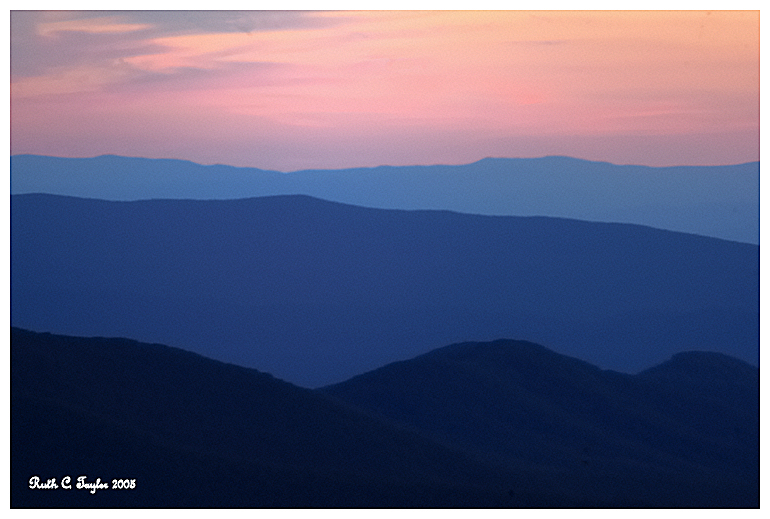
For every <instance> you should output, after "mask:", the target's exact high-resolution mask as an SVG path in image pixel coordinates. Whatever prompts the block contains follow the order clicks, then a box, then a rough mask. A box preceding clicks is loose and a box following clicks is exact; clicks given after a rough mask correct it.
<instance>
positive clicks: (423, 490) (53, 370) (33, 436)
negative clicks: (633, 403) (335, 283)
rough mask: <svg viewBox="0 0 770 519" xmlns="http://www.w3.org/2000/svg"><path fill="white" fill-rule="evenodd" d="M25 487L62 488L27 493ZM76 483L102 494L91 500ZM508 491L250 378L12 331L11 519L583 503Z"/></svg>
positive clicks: (457, 460)
mask: <svg viewBox="0 0 770 519" xmlns="http://www.w3.org/2000/svg"><path fill="white" fill-rule="evenodd" d="M33 476H38V477H39V478H41V481H40V483H41V484H43V483H45V482H46V481H48V480H49V479H50V478H56V483H57V485H59V488H58V489H48V490H42V489H30V488H29V481H30V478H31V477H33ZM65 476H70V477H71V485H72V489H71V490H66V489H64V488H62V487H61V485H62V479H63V478H64V477H65ZM80 476H87V481H88V482H90V483H94V482H96V479H97V478H100V479H101V481H102V482H107V483H108V485H110V487H109V488H108V489H100V490H96V492H95V494H90V493H89V491H88V490H85V489H77V488H76V484H77V478H78V477H80ZM113 479H120V480H123V479H126V480H134V484H135V488H133V489H131V488H129V489H114V488H112V480H113ZM516 479H517V477H516V476H515V475H514V476H513V477H509V476H508V475H507V473H506V472H505V471H499V470H497V471H496V470H494V469H490V468H489V467H486V466H484V465H481V464H479V463H475V462H472V461H470V460H469V459H467V458H466V457H465V456H464V455H462V454H460V453H457V452H453V451H450V450H449V449H446V448H444V447H441V446H438V445H435V444H433V443H431V442H430V441H428V440H425V439H423V438H422V437H420V436H418V435H416V434H413V433H410V432H406V431H402V430H399V429H396V428H394V427H391V426H389V425H387V424H385V423H383V422H380V421H377V420H375V419H372V418H370V417H368V416H366V415H364V414H361V413H357V412H354V411H352V410H350V409H348V408H346V407H343V406H341V405H339V404H337V403H334V402H333V401H331V400H330V399H329V398H327V397H325V396H324V395H321V394H319V393H315V392H313V391H311V390H307V389H302V388H298V387H296V386H292V385H291V384H288V383H285V382H282V381H279V380H276V379H274V378H272V377H271V376H269V375H266V374H263V373H260V372H257V371H255V370H251V369H246V368H242V367H238V366H234V365H229V364H223V363H220V362H216V361H213V360H209V359H206V358H204V357H200V356H198V355H195V354H192V353H188V352H185V351H182V350H178V349H173V348H169V347H165V346H161V345H149V344H142V343H137V342H134V341H128V340H123V339H100V338H91V339H84V338H76V337H64V336H55V335H49V334H36V333H31V332H28V331H24V330H19V329H12V330H11V506H12V507H14V508H19V507H21V508H26V507H33V508H36V507H140V508H147V507H164V508H165V507H349V506H355V507H383V506H384V507H389V506H398V507H416V506H420V507H422V506H450V507H464V506H474V507H477V506H493V507H499V506H530V505H536V506H544V505H546V504H548V503H555V504H556V505H557V506H559V505H572V504H576V503H577V504H579V503H580V501H571V500H566V499H563V498H562V497H561V496H560V495H559V493H558V491H554V490H551V489H541V490H540V491H538V493H537V495H528V494H526V493H519V494H518V495H516V496H511V495H510V494H509V490H510V488H509V486H508V485H510V484H512V482H515V481H516Z"/></svg>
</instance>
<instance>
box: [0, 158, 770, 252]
mask: <svg viewBox="0 0 770 519" xmlns="http://www.w3.org/2000/svg"><path fill="white" fill-rule="evenodd" d="M26 193H46V194H58V195H67V196H76V197H82V198H96V199H104V200H123V201H126V200H147V199H160V198H170V199H201V200H202V199H237V198H250V197H261V196H272V195H295V194H301V195H309V196H313V197H317V198H321V199H324V200H330V201H337V202H343V203H348V204H353V205H359V206H363V207H374V208H382V209H408V210H422V209H431V210H433V209H436V210H450V211H457V212H461V213H467V214H482V215H504V216H551V217H563V218H572V219H580V220H587V221H600V222H621V223H634V224H639V225H648V226H651V227H655V228H660V229H666V230H673V231H678V232H687V233H693V234H699V235H703V236H711V237H717V238H722V239H726V240H732V241H740V242H744V243H753V244H757V243H759V163H758V162H751V163H746V164H737V165H729V166H678V167H647V166H620V165H614V164H610V163H607V162H592V161H586V160H581V159H574V158H570V157H563V156H549V157H543V158H536V159H514V158H486V159H482V160H480V161H477V162H474V163H471V164H466V165H459V166H446V165H433V166H380V167H374V168H351V169H340V170H304V171H297V172H292V173H280V172H276V171H265V170H260V169H257V168H241V167H232V166H223V165H212V166H202V165H199V164H195V163H193V162H189V161H183V160H176V159H143V158H129V157H119V156H114V155H103V156H99V157H94V158H58V157H47V156H37V155H14V156H12V157H11V194H26Z"/></svg>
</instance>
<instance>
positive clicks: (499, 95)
mask: <svg viewBox="0 0 770 519" xmlns="http://www.w3.org/2000/svg"><path fill="white" fill-rule="evenodd" d="M11 121H12V125H11V145H12V149H11V151H12V153H13V154H18V153H36V154H43V155H60V156H94V155H100V154H105V153H113V154H119V155H130V156H145V157H169V158H182V159H189V160H193V161H196V162H201V163H224V164H232V165H239V166H254V167H260V168H264V169H277V170H281V171H291V170H297V169H305V168H337V167H354V166H375V165H380V164H391V165H402V164H436V163H443V164H457V163H467V162H473V161H475V160H479V159H481V158H483V157H487V156H498V157H534V156H543V155H571V156H576V157H580V158H586V159H592V160H606V161H610V162H615V163H625V164H630V163H634V164H647V165H676V164H732V163H740V162H748V161H753V160H758V157H759V140H758V139H759V138H758V134H759V12H758V11H713V12H706V11H352V12H309V13H308V12H292V11H290V12H244V13H241V12H205V11H203V12H195V13H190V12H184V11H179V12H162V13H158V12H139V11H128V12H124V11H115V12H105V13H100V12H93V11H89V12H78V11H71V12H53V13H51V12H21V11H13V12H12V13H11Z"/></svg>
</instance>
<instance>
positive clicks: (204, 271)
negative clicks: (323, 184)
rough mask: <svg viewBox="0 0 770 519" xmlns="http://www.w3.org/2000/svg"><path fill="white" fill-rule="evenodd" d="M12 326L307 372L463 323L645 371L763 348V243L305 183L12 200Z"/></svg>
mask: <svg viewBox="0 0 770 519" xmlns="http://www.w3.org/2000/svg"><path fill="white" fill-rule="evenodd" d="M11 210H12V214H11V265H12V268H11V324H12V325H14V326H20V327H24V328H28V329H32V330H36V331H50V332H54V333H66V334H73V335H81V336H120V337H129V338H132V339H136V340H143V341H147V342H159V343H164V344H169V345H171V346H177V347H182V348H186V349H189V350H192V351H195V352H198V353H201V354H203V355H206V356H209V357H211V358H215V359H219V360H224V361H227V362H233V363H236V364H239V365H243V366H249V367H254V368H257V369H260V370H262V371H267V372H269V373H272V374H273V375H275V376H277V377H279V378H282V379H284V380H287V381H290V382H293V383H296V384H299V385H301V386H305V387H319V386H323V385H327V384H331V383H334V382H341V381H343V380H345V379H347V378H350V377H352V376H354V375H357V374H360V373H363V372H365V371H369V370H372V369H374V368H377V367H380V366H383V365H385V364H387V363H389V362H393V361H396V360H402V359H406V358H411V357H413V356H415V355H419V354H421V353H425V352H427V351H429V350H431V349H433V348H435V347H438V346H441V345H445V344H451V343H455V342H460V341H464V340H491V339H496V338H500V337H513V338H519V339H527V340H531V341H537V342H540V343H543V344H548V345H549V347H551V348H553V349H554V350H556V351H559V352H561V353H565V354H569V355H572V356H575V357H578V358H581V359H584V360H587V361H590V362H592V363H594V364H597V365H599V366H601V367H603V368H611V369H615V370H618V371H625V372H636V371H639V370H642V369H645V368H648V367H650V366H652V365H654V364H656V363H659V362H662V361H663V360H665V359H666V358H668V357H670V356H671V355H672V354H674V353H677V352H680V351H685V350H711V351H718V352H723V353H726V354H729V355H732V356H735V357H737V358H740V359H742V360H744V361H747V362H750V363H752V364H755V365H756V364H758V345H759V337H758V333H759V309H758V299H759V297H758V296H759V283H758V279H759V257H758V256H759V255H758V247H757V246H755V245H749V244H741V243H735V242H728V241H724V240H718V239H713V238H705V237H700V236H695V235H689V234H680V233H673V232H668V231H660V230H655V229H652V228H648V227H640V226H633V225H622V224H602V223H588V222H580V221H574V220H565V219H554V218H522V217H490V216H474V215H465V214H458V213H450V212H442V211H394V210H380V209H366V208H361V207H355V206H348V205H342V204H337V203H332V202H324V201H321V200H317V199H312V198H309V197H303V196H282V197H267V198H258V199H245V200H230V201H181V200H155V201H140V202H108V201H98V200H85V199H77V198H68V197H59V196H50V195H17V196H13V197H12V200H11Z"/></svg>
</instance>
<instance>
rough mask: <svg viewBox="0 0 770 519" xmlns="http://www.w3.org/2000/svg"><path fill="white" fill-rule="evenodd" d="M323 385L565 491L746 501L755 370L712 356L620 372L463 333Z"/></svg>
mask: <svg viewBox="0 0 770 519" xmlns="http://www.w3.org/2000/svg"><path fill="white" fill-rule="evenodd" d="M323 391H324V392H326V393H328V394H331V395H333V396H335V397H336V398H338V399H340V400H341V401H343V402H346V403H348V404H351V405H353V406H355V407H356V408H357V409H361V410H364V411H368V412H370V413H372V414H373V415H375V416H378V417H382V418H383V419H387V420H391V421H393V422H395V423H399V424H401V425H402V426H406V427H410V428H412V429H413V430H415V431H417V432H420V433H422V434H425V435H426V436H427V437H429V438H431V439H434V440H436V441H438V442H441V443H443V444H445V445H449V446H452V447H453V448H460V449H463V450H466V451H468V452H471V453H475V455H476V456H477V457H478V458H479V459H480V460H483V461H486V462H489V463H495V462H496V463H499V464H500V465H502V466H506V467H522V466H528V467H539V468H541V469H542V470H543V472H546V473H551V474H553V475H554V477H556V475H561V477H562V478H563V480H562V482H561V483H559V484H558V486H559V487H560V488H562V489H564V491H565V492H568V491H572V492H574V495H576V496H577V495H581V496H583V497H584V498H588V497H591V496H594V497H596V496H599V495H603V496H607V495H616V496H626V497H627V498H631V497H635V498H637V499H639V498H641V496H644V499H647V500H648V504H650V505H651V506H739V507H747V506H751V507H756V506H758V476H759V465H758V463H759V434H758V433H759V421H758V418H759V401H758V395H759V379H758V369H757V368H754V367H751V366H749V365H747V364H745V363H743V362H740V361H738V360H736V359H731V358H729V357H725V356H722V355H719V354H713V353H702V352H701V353H683V354H679V355H677V356H675V357H674V359H672V360H671V361H668V362H666V363H664V364H663V365H660V366H658V367H656V368H653V369H651V370H648V371H646V372H644V373H643V374H640V375H636V376H632V375H623V374H620V373H615V372H609V371H602V370H599V369H598V368H596V367H594V366H592V365H589V364H587V363H585V362H582V361H579V360H577V359H573V358H569V357H565V356H562V355H558V354H556V353H554V352H552V351H549V350H547V349H545V348H543V347H542V346H538V345H535V344H531V343H527V342H522V341H510V340H499V341H495V342H491V343H463V344H457V345H453V346H449V347H445V348H440V349H438V350H434V351H432V352H430V353H428V354H425V355H422V356H419V357H416V358H414V359H411V360H408V361H403V362H398V363H394V364H391V365H388V366H385V367H383V368H380V369H377V370H375V371H372V372H369V373H366V374H363V375H359V376H357V377H354V378H352V379H351V380H348V381H346V382H343V383H341V384H336V385H333V386H330V387H327V388H324V389H323Z"/></svg>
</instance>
